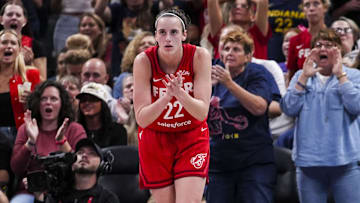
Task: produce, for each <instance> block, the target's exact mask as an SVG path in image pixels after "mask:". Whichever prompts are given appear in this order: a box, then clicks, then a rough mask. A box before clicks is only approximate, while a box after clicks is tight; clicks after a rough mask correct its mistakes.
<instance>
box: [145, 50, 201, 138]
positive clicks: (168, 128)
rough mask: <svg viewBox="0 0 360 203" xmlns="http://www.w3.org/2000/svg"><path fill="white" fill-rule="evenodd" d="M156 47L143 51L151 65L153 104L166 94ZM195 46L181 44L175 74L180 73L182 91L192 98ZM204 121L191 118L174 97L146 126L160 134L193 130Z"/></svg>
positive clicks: (163, 74) (163, 75)
mask: <svg viewBox="0 0 360 203" xmlns="http://www.w3.org/2000/svg"><path fill="white" fill-rule="evenodd" d="M157 49H158V46H155V47H152V48H149V49H147V50H146V51H145V53H146V55H147V56H148V58H149V60H150V63H151V71H152V79H151V97H152V102H155V101H156V100H157V99H159V97H161V96H163V95H164V94H165V93H166V87H165V85H164V84H163V83H162V80H165V81H166V77H165V75H166V73H164V71H162V70H161V68H160V65H159V61H158V56H157ZM195 51H196V46H194V45H190V44H183V57H182V59H181V62H180V64H179V67H178V69H177V70H176V72H175V74H174V75H176V74H177V73H181V75H182V77H183V89H184V90H185V91H186V92H188V93H189V94H190V95H191V96H194V83H193V81H194V71H193V58H194V54H195ZM203 122H206V121H205V120H204V121H199V120H197V119H195V118H194V117H193V116H191V115H190V114H189V113H188V112H187V111H186V110H185V109H184V107H183V106H182V105H181V103H180V102H179V101H178V100H177V99H176V98H175V97H174V98H173V99H172V100H171V101H170V102H169V103H168V104H167V107H166V108H165V109H164V110H163V112H162V113H161V115H160V116H159V117H158V118H157V119H156V120H155V121H154V122H153V123H152V124H150V125H149V126H148V128H150V129H153V130H156V131H161V132H179V131H185V130H189V129H193V128H195V127H197V126H199V125H201V124H202V123H203Z"/></svg>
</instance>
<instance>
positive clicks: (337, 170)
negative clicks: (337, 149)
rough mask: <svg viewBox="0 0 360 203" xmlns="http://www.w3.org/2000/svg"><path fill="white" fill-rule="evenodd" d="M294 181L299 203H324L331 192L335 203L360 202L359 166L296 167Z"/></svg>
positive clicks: (354, 164)
mask: <svg viewBox="0 0 360 203" xmlns="http://www.w3.org/2000/svg"><path fill="white" fill-rule="evenodd" d="M296 180H297V186H298V192H299V198H300V202H301V203H312V202H316V203H326V202H327V197H328V194H329V192H330V191H331V192H332V193H333V196H334V200H335V202H336V203H343V202H344V203H359V202H360V166H359V165H358V163H351V164H348V165H345V166H334V167H297V168H296Z"/></svg>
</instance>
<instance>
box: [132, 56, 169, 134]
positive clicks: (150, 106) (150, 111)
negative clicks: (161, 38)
mask: <svg viewBox="0 0 360 203" xmlns="http://www.w3.org/2000/svg"><path fill="white" fill-rule="evenodd" d="M133 72H134V73H133V74H134V99H133V101H134V110H135V117H136V121H137V123H138V124H139V126H141V127H142V128H145V127H146V126H148V125H149V124H151V123H152V122H153V121H155V120H156V119H157V118H158V117H159V116H160V114H161V113H162V111H163V110H164V109H165V108H166V106H167V104H168V103H169V102H170V100H171V98H172V97H171V96H169V95H168V94H164V96H161V97H160V98H159V99H158V100H156V101H155V102H154V103H151V94H152V93H151V83H150V79H151V65H150V61H149V59H148V58H147V56H146V54H145V53H144V52H143V53H141V54H139V55H138V56H137V57H136V58H135V61H134V68H133Z"/></svg>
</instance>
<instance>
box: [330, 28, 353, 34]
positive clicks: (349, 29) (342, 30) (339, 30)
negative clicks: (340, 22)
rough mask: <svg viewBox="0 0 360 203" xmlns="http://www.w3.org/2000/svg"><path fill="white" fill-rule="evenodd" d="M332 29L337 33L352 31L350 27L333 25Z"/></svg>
mask: <svg viewBox="0 0 360 203" xmlns="http://www.w3.org/2000/svg"><path fill="white" fill-rule="evenodd" d="M333 30H334V31H335V32H336V33H337V34H348V33H352V29H351V27H344V28H342V27H335V28H333Z"/></svg>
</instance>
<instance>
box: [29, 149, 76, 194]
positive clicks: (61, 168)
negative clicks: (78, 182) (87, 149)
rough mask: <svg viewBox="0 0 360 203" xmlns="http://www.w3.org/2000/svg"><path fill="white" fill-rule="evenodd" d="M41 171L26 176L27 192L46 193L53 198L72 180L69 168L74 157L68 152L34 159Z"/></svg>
mask: <svg viewBox="0 0 360 203" xmlns="http://www.w3.org/2000/svg"><path fill="white" fill-rule="evenodd" d="M36 159H37V160H38V161H39V162H40V163H41V164H42V166H43V170H38V171H33V172H30V173H28V174H27V180H28V190H29V191H30V192H44V191H47V192H49V193H50V194H52V195H54V196H58V195H59V194H61V193H62V192H63V191H64V190H65V189H67V187H68V186H69V184H71V183H70V182H69V180H71V179H72V171H71V166H72V164H73V163H74V162H75V161H76V155H75V154H74V153H71V152H68V153H64V152H52V153H50V155H49V156H45V157H38V156H37V157H36Z"/></svg>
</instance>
